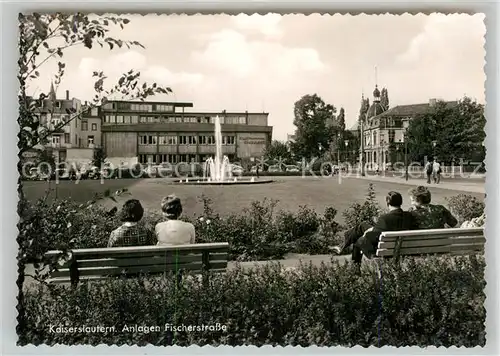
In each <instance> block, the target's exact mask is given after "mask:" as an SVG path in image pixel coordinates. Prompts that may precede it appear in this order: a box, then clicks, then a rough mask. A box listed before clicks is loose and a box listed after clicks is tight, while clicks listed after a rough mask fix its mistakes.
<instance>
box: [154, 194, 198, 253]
mask: <svg viewBox="0 0 500 356" xmlns="http://www.w3.org/2000/svg"><path fill="white" fill-rule="evenodd" d="M161 210H162V212H163V216H165V218H166V220H165V221H163V222H161V223H158V224H156V227H155V233H156V238H157V239H158V245H187V244H194V243H195V229H194V225H193V224H191V223H188V222H185V221H181V220H179V217H180V215H181V214H182V204H181V200H180V199H179V198H178V197H176V196H175V195H169V196H167V197H165V198H163V199H162V201H161Z"/></svg>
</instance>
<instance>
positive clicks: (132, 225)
mask: <svg viewBox="0 0 500 356" xmlns="http://www.w3.org/2000/svg"><path fill="white" fill-rule="evenodd" d="M143 215H144V209H143V207H142V205H141V203H140V202H139V200H137V199H130V200H127V201H126V202H125V204H123V207H122V210H121V211H120V220H121V221H122V222H123V225H122V226H120V227H119V228H117V229H115V230H113V231H112V232H111V235H110V237H109V242H108V247H125V246H147V245H154V244H155V243H156V241H155V238H154V234H153V233H152V232H151V231H149V230H148V229H147V228H146V227H145V226H143V225H139V224H138V223H139V221H140V220H141V219H142V217H143Z"/></svg>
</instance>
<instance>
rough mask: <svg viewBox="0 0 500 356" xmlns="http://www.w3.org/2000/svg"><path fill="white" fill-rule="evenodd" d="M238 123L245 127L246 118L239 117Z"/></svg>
mask: <svg viewBox="0 0 500 356" xmlns="http://www.w3.org/2000/svg"><path fill="white" fill-rule="evenodd" d="M238 121H239V122H238V123H239V124H241V125H245V124H246V123H247V118H246V117H245V116H240V117H239V118H238Z"/></svg>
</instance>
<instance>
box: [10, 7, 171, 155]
mask: <svg viewBox="0 0 500 356" xmlns="http://www.w3.org/2000/svg"><path fill="white" fill-rule="evenodd" d="M129 22H130V20H129V19H127V18H123V17H115V16H97V15H85V14H81V13H75V14H62V13H53V14H43V15H42V14H37V13H33V14H29V15H24V14H19V60H18V65H19V74H18V79H19V84H20V90H19V95H18V99H19V117H18V123H19V128H20V132H19V135H18V136H19V141H18V147H19V153H20V155H21V154H22V153H23V152H25V151H27V150H31V149H32V148H34V147H36V146H39V145H44V144H45V143H46V142H47V139H48V138H49V137H50V136H51V135H52V134H53V133H54V132H56V131H58V130H60V129H62V128H63V127H64V126H65V125H66V124H68V122H70V121H72V120H74V119H77V118H81V117H82V114H83V112H82V111H80V112H77V111H76V110H75V109H72V110H70V109H68V110H67V114H68V116H69V118H68V119H67V120H64V121H62V122H60V123H59V124H57V125H55V126H54V127H50V128H49V127H48V126H47V125H44V124H43V123H42V122H41V120H40V117H39V116H40V112H41V108H42V107H43V103H44V101H45V100H46V99H47V98H49V95H48V93H43V92H42V93H40V94H39V95H38V97H34V96H33V95H30V93H28V87H29V84H30V82H32V81H33V80H35V79H36V78H39V77H40V72H41V71H42V70H48V71H50V70H51V68H50V66H48V64H50V60H51V59H54V58H56V59H58V62H57V66H56V68H55V72H54V74H53V83H54V84H55V86H56V89H57V87H58V86H59V85H60V84H61V82H62V79H63V77H64V73H65V70H66V63H64V61H63V57H64V53H65V51H66V50H67V49H68V48H70V47H75V46H83V47H85V48H88V49H92V48H93V47H94V46H95V45H98V46H100V47H104V46H107V47H109V49H110V50H113V49H116V48H123V47H126V48H132V47H137V46H139V47H143V46H142V45H141V44H140V43H139V42H137V41H130V40H123V39H119V38H114V37H110V36H109V32H110V30H111V29H113V28H115V27H119V28H121V29H123V28H124V26H126V25H127V24H128V23H129ZM93 77H94V78H95V83H94V85H93V87H94V91H95V96H94V97H93V98H92V100H91V104H90V106H88V107H86V108H85V110H91V109H92V108H93V107H95V106H98V105H101V104H103V103H105V102H106V101H107V100H108V98H110V97H114V98H116V99H128V100H132V99H141V100H144V99H145V98H147V97H149V96H152V95H155V94H168V93H170V92H171V91H172V90H171V89H170V88H168V87H162V86H159V85H157V84H156V83H152V84H148V83H145V82H141V80H140V73H139V72H137V71H135V70H134V69H130V70H129V71H128V72H126V73H123V75H122V76H121V77H120V78H119V80H118V82H117V83H114V84H111V85H106V84H107V83H106V79H107V77H106V75H105V73H103V72H93Z"/></svg>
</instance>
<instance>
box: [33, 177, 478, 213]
mask: <svg viewBox="0 0 500 356" xmlns="http://www.w3.org/2000/svg"><path fill="white" fill-rule="evenodd" d="M273 179H275V182H273V183H270V184H259V185H238V186H236V185H235V186H196V185H184V186H183V185H182V184H174V183H172V182H171V181H169V180H168V179H162V178H159V179H137V180H132V179H111V180H105V181H103V183H102V184H101V181H99V180H95V181H91V180H87V181H80V182H78V183H75V182H70V181H61V182H60V183H59V184H58V185H57V197H58V198H70V199H73V200H76V201H82V202H83V201H87V200H89V199H91V198H92V197H93V195H94V194H95V193H102V192H104V191H105V190H107V189H109V190H111V191H116V190H118V189H122V188H128V189H129V191H130V193H131V195H132V196H133V197H134V198H136V199H139V200H140V201H141V202H142V204H143V205H144V207H145V208H146V210H156V211H158V210H159V208H160V207H159V205H160V200H161V198H162V197H164V196H166V195H168V194H172V193H174V194H176V195H178V196H179V197H180V198H181V199H182V202H183V206H184V213H185V214H187V215H193V214H201V213H202V212H203V211H202V209H203V207H202V205H201V204H200V203H199V200H198V198H199V197H200V196H201V195H202V194H204V195H206V196H208V197H209V198H210V199H212V201H213V203H214V208H215V210H216V211H217V212H218V213H220V214H223V215H225V214H228V213H234V212H238V211H241V210H242V209H244V208H246V207H248V206H249V205H250V203H251V202H252V201H254V200H259V201H262V200H263V199H264V198H269V199H275V200H278V201H279V203H278V208H279V209H285V210H289V211H297V210H298V209H299V207H300V206H303V205H307V206H309V207H312V208H314V209H315V210H316V211H317V212H323V211H324V209H325V208H326V207H328V206H333V207H334V208H336V209H337V211H338V212H339V216H338V221H339V222H342V220H343V219H342V216H341V213H342V212H343V211H344V210H345V209H346V208H347V207H348V206H349V205H351V204H352V203H354V202H363V201H364V199H365V194H366V191H367V187H368V184H369V181H368V180H361V179H354V178H352V179H343V181H342V183H341V184H339V182H338V180H336V179H335V178H333V179H326V178H313V177H306V178H302V177H276V178H273ZM373 183H374V186H375V190H376V192H377V197H378V200H379V202H380V204H381V205H382V206H385V195H386V194H387V192H389V191H391V190H395V191H398V192H400V193H401V194H403V197H404V199H405V201H404V206H403V207H404V208H408V207H409V198H408V194H407V192H408V189H409V188H410V186H408V185H405V184H397V183H392V182H379V181H374V182H373ZM47 188H48V185H47V183H46V182H25V183H24V189H25V194H26V195H27V198H28V199H30V200H34V199H37V198H39V197H41V196H43V195H44V192H45V191H46V189H47ZM52 188H54V184H53V183H52ZM429 189H430V191H431V193H432V202H433V203H436V204H446V201H445V197H451V196H453V195H457V194H459V193H461V192H460V191H454V190H449V189H440V188H437V187H434V186H431V187H430V188H429ZM467 194H471V195H473V196H477V198H478V199H480V200H484V194H480V193H467ZM55 197H56V192H55V190H52V191H51V194H50V198H55ZM129 198H130V196H124V197H123V198H120V199H119V200H118V203H119V204H121V203H122V202H123V201H124V200H126V199H129ZM103 204H106V205H108V204H109V206H110V207H111V206H112V205H114V204H115V203H113V202H112V201H110V200H106V201H105V202H103Z"/></svg>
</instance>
